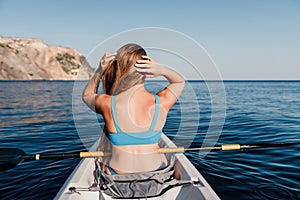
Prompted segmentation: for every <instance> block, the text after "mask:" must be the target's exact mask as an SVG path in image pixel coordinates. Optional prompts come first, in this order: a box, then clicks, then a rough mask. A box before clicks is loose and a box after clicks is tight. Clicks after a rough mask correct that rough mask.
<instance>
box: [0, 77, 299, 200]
mask: <svg viewBox="0 0 300 200" xmlns="http://www.w3.org/2000/svg"><path fill="white" fill-rule="evenodd" d="M84 84H86V82H81V83H80V84H79V86H78V87H79V89H80V88H81V87H82V86H83V85H84ZM163 85H164V83H160V82H155V83H152V82H150V83H148V84H147V88H148V89H149V90H151V91H157V90H158V89H159V88H162V87H164V86H163ZM73 86H74V82H72V81H0V116H1V121H0V123H1V125H0V147H15V148H20V149H22V150H24V151H25V152H26V153H27V154H31V153H32V154H33V153H62V152H73V151H85V150H86V148H88V146H90V145H91V144H93V142H94V141H95V140H96V139H97V137H98V136H99V133H97V128H91V127H96V126H98V127H99V125H98V124H97V123H96V122H95V123H94V121H93V120H89V119H90V118H91V117H95V115H93V113H91V112H88V111H86V110H85V108H82V109H81V107H80V106H82V103H81V102H80V100H79V98H74V96H75V97H79V92H78V91H77V92H76V91H74V90H73ZM223 86H224V89H225V90H224V93H223V92H222V87H223ZM77 93H78V94H77ZM224 94H225V95H226V96H224ZM72 95H73V96H72ZM183 95H184V96H183V97H182V98H181V99H179V101H178V103H176V104H175V106H174V107H173V108H172V110H171V111H170V113H169V116H168V119H167V123H166V126H165V128H164V132H165V133H166V134H167V135H168V136H169V137H170V138H171V139H173V141H174V142H175V143H176V144H177V145H180V146H182V145H183V146H185V147H200V146H202V145H206V146H207V145H210V144H212V145H214V144H215V143H216V145H219V144H223V143H243V144H251V143H261V142H268V143H275V142H295V141H300V82H298V81H226V82H224V85H223V83H220V82H210V83H209V84H207V83H205V82H197V81H192V82H188V84H187V88H186V91H185V92H184V93H183ZM72 97H73V98H72ZM224 100H225V101H224ZM72 105H73V109H72ZM74 106H75V109H74ZM78 108H79V109H78ZM98 121H99V123H100V124H103V123H102V119H101V117H99V116H98ZM223 123H224V125H223ZM84 130H86V131H84ZM78 132H79V133H78ZM203 141H206V142H207V143H205V144H203ZM186 155H187V156H188V158H189V159H190V160H191V161H192V163H193V164H194V165H195V166H196V168H197V169H198V170H199V171H200V173H201V174H202V175H203V176H204V177H205V178H206V180H207V181H208V182H209V184H210V185H211V186H212V188H213V189H214V190H215V191H216V193H217V194H218V195H219V196H220V198H221V199H300V145H294V146H289V147H279V148H265V149H256V150H247V151H214V152H209V153H205V152H190V153H187V154H186ZM79 161H80V160H79V159H77V158H74V159H65V160H60V161H56V160H53V161H52V160H51V161H49V160H48V161H28V162H23V163H21V164H20V165H18V166H17V167H15V168H13V169H10V170H8V171H5V172H0V199H1V200H4V199H10V200H11V199H53V198H54V196H55V195H56V193H57V192H58V191H59V189H60V187H61V186H62V184H63V183H64V181H65V180H66V179H67V177H68V176H69V175H70V173H71V172H72V170H73V169H74V168H75V166H76V165H77V164H78V162H79Z"/></svg>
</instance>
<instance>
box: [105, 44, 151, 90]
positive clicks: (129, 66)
mask: <svg viewBox="0 0 300 200" xmlns="http://www.w3.org/2000/svg"><path fill="white" fill-rule="evenodd" d="M142 55H147V54H146V51H145V50H144V49H143V48H142V47H141V46H139V45H137V44H133V43H130V44H126V45H124V46H122V47H121V48H120V49H119V50H118V51H117V55H116V58H115V59H114V60H112V61H111V62H110V63H109V64H108V66H107V68H106V69H105V70H104V71H103V74H102V86H103V90H104V92H105V93H106V94H109V95H116V94H118V93H121V92H124V91H126V90H128V89H129V88H131V87H133V86H135V85H137V84H141V83H143V82H144V81H145V76H144V75H142V74H140V73H138V72H136V71H135V68H134V64H135V63H136V61H137V60H139V59H142Z"/></svg>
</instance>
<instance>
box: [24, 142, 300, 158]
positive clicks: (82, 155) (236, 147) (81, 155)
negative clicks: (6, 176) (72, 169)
mask: <svg viewBox="0 0 300 200" xmlns="http://www.w3.org/2000/svg"><path fill="white" fill-rule="evenodd" d="M299 143H300V142H294V143H275V144H267V143H260V144H251V145H247V144H244V145H241V144H223V145H221V146H215V147H199V148H184V147H169V148H159V149H157V152H158V153H160V154H165V153H184V152H186V151H211V150H218V151H228V150H244V149H253V148H268V147H281V146H290V145H295V144H299ZM104 156H111V153H110V152H103V151H96V152H78V153H64V154H33V155H24V156H22V158H23V159H24V160H41V159H65V158H94V157H104Z"/></svg>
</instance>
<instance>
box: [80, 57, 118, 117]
mask: <svg viewBox="0 0 300 200" xmlns="http://www.w3.org/2000/svg"><path fill="white" fill-rule="evenodd" d="M115 55H116V53H105V54H104V56H103V57H102V58H101V61H100V65H99V67H98V69H97V70H96V72H95V74H94V75H93V77H92V78H91V80H90V81H89V82H88V84H87V85H86V86H85V88H84V90H83V93H82V100H83V102H84V103H85V104H86V105H87V106H88V107H89V108H90V109H91V110H93V111H94V112H97V113H100V114H102V110H103V108H104V107H105V103H106V101H105V100H106V99H108V98H107V96H108V95H106V94H97V90H98V87H99V83H100V81H101V77H102V72H103V71H104V69H105V68H106V67H107V65H108V63H109V62H110V61H111V60H113V59H114V58H115Z"/></svg>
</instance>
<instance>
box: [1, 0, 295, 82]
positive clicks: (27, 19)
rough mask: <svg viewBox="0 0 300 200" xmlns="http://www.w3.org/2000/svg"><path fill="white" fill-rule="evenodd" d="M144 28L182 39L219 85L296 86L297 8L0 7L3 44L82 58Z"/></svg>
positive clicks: (240, 4)
mask: <svg viewBox="0 0 300 200" xmlns="http://www.w3.org/2000/svg"><path fill="white" fill-rule="evenodd" d="M143 27H160V28H164V29H169V30H174V31H177V32H178V33H182V34H184V35H186V36H188V37H189V38H191V39H192V40H194V41H195V42H197V43H198V44H200V45H201V46H202V47H203V48H204V49H205V52H206V53H207V54H208V55H209V57H210V58H211V59H212V60H213V62H214V64H215V65H216V67H217V69H218V71H219V73H220V76H221V77H222V79H225V80H228V79H230V80H232V79H234V80H244V79H246V80H248V79H251V80H253V79H254V80H257V79H258V80H259V79H263V80H269V79H272V80H278V79H284V80H300V56H299V53H300V39H299V36H300V0H248V1H246V0H209V1H208V0H206V1H202V0H198V1H197V0H186V1H182V0H180V1H179V0H169V1H168V0H164V1H159V0H156V1H155V0H152V1H137V0H131V1H129V0H127V1H126V0H123V1H122V0H114V1H108V0H107V1H96V0H95V1H92V0H86V1H79V0H61V1H54V0H44V1H40V0H26V1H23V0H0V35H1V36H8V37H26V38H27V37H28V38H41V39H42V40H43V41H44V42H45V43H47V44H48V45H60V46H66V47H71V48H74V49H76V50H77V51H79V52H80V53H81V54H83V55H85V56H87V55H89V53H90V52H91V51H92V50H93V49H94V48H95V47H96V46H97V45H98V44H99V43H101V42H103V41H105V40H106V39H108V38H110V37H112V36H113V35H116V34H119V33H122V32H124V31H128V30H132V29H137V28H143ZM149 38H151V37H150V36H149ZM155 39H157V40H160V38H159V35H158V36H156V38H155ZM149 40H150V39H149ZM151 40H153V38H151ZM150 42H151V41H150ZM174 43H176V41H174ZM178 45H180V44H178ZM195 52H196V51H194V50H193V49H190V53H191V54H193V53H195ZM195 56H196V55H195ZM200 65H201V64H199V66H198V67H199V68H201V66H200Z"/></svg>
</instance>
